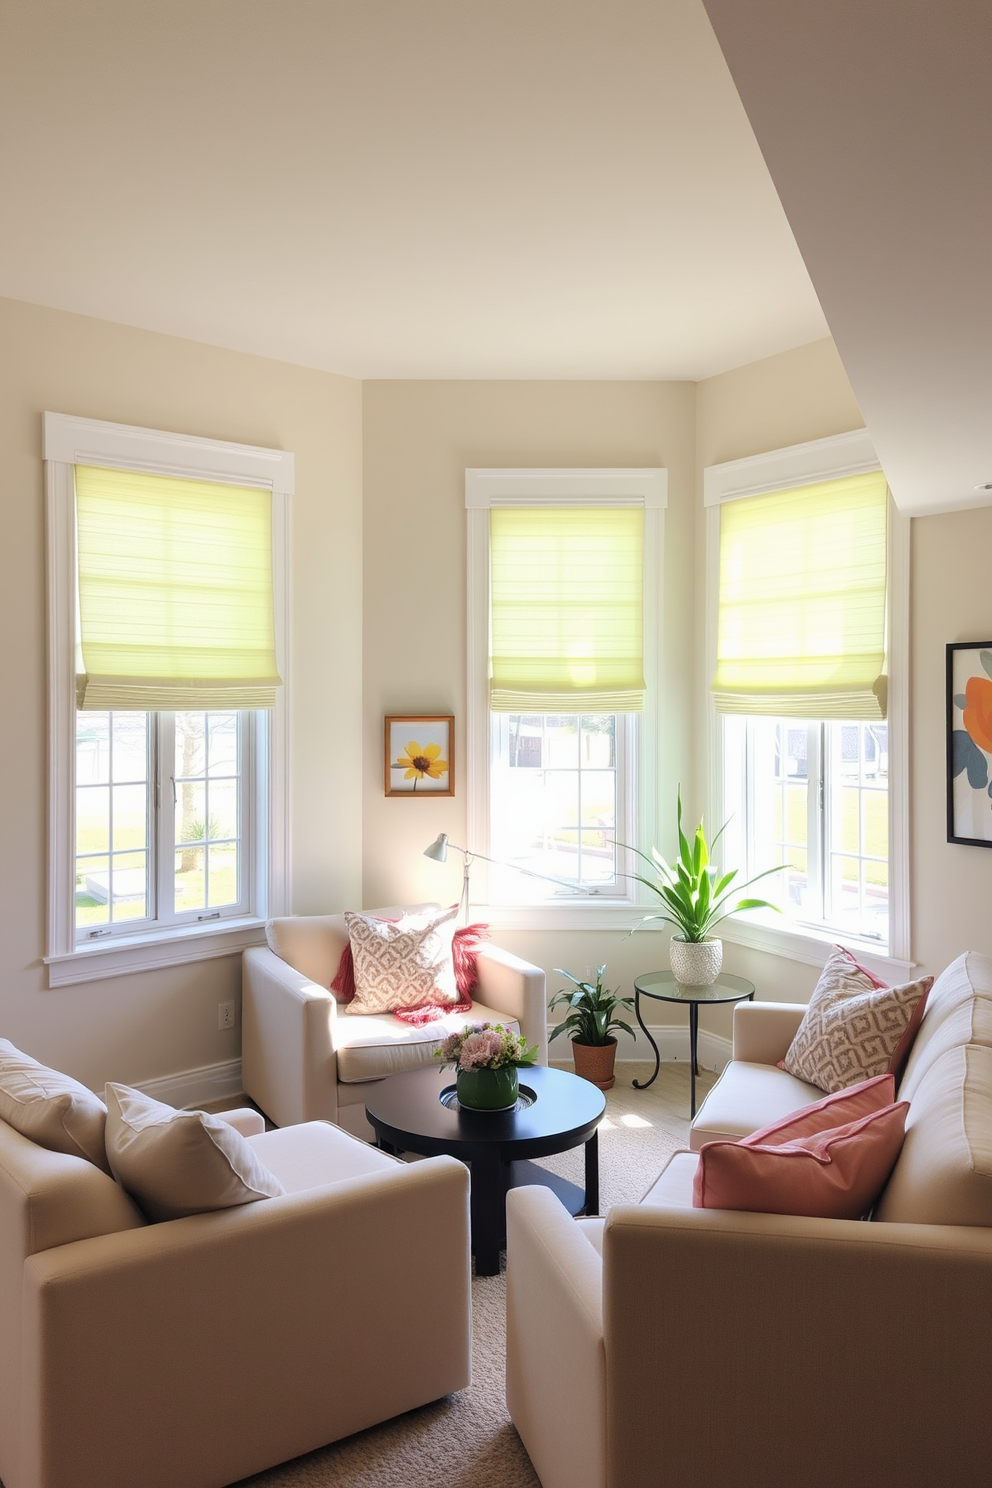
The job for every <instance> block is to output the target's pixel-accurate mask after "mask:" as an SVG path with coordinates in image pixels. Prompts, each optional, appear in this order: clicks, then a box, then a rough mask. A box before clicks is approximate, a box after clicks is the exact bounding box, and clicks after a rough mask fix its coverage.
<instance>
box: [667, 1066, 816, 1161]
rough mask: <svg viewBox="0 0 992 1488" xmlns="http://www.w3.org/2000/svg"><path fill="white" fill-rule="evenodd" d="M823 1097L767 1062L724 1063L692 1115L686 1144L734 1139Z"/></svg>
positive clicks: (695, 1146) (692, 1145) (698, 1144)
mask: <svg viewBox="0 0 992 1488" xmlns="http://www.w3.org/2000/svg"><path fill="white" fill-rule="evenodd" d="M822 1099H823V1091H822V1090H820V1089H818V1088H817V1086H815V1085H810V1084H809V1083H808V1082H807V1081H806V1080H797V1079H796V1078H795V1076H794V1075H789V1074H786V1072H785V1071H784V1070H780V1069H776V1068H775V1067H774V1065H770V1064H750V1063H748V1062H746V1061H745V1060H742V1059H734V1060H732V1061H731V1062H730V1064H728V1065H727V1067H726V1069H725V1070H724V1072H723V1074H722V1075H721V1076H720V1078H719V1080H718V1081H717V1082H716V1084H715V1085H714V1086H713V1089H712V1090H711V1091H710V1092H709V1094H708V1095H707V1097H706V1100H705V1102H704V1104H703V1105H702V1107H701V1108H700V1110H699V1111H698V1112H697V1114H696V1118H695V1120H694V1121H693V1123H692V1127H691V1129H690V1132H689V1146H690V1147H691V1148H692V1149H693V1151H694V1152H698V1151H699V1149H700V1147H702V1145H703V1143H704V1142H718V1141H725V1142H736V1141H739V1139H740V1138H741V1137H746V1136H749V1135H750V1133H751V1132H754V1131H758V1130H760V1128H761V1127H763V1126H771V1125H772V1123H773V1122H775V1121H781V1119H782V1117H783V1116H789V1115H791V1114H792V1112H793V1111H800V1110H802V1109H803V1107H805V1106H810V1105H812V1104H813V1102H814V1101H818V1100H822Z"/></svg>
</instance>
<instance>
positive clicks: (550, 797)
mask: <svg viewBox="0 0 992 1488" xmlns="http://www.w3.org/2000/svg"><path fill="white" fill-rule="evenodd" d="M491 718H492V737H493V751H492V802H491V813H490V815H491V822H492V837H491V843H492V855H493V857H495V858H500V859H503V860H505V861H506V862H509V863H513V864H514V865H515V866H517V867H519V868H525V869H528V870H529V871H530V872H532V873H540V874H547V875H548V876H549V877H551V878H555V879H561V880H564V881H565V882H566V883H567V884H574V885H575V888H576V890H583V889H585V890H587V891H590V890H595V889H602V888H605V887H609V888H612V887H614V886H615V885H616V882H617V865H616V846H615V842H616V837H617V830H618V810H619V809H620V806H621V804H622V791H621V788H620V781H619V777H620V762H621V760H622V756H623V748H622V734H623V730H624V726H625V719H624V715H622V714H615V713H605V714H582V715H569V714H550V713H543V714H542V713H533V714H531V713H528V714H524V713H493V714H491ZM494 873H495V874H496V876H498V870H494ZM504 877H505V879H506V883H505V884H504V885H503V887H504V888H505V889H506V890H507V891H508V892H510V893H512V895H513V896H514V897H521V896H522V895H526V896H528V897H542V898H543V897H547V896H548V895H549V894H553V893H554V887H553V885H550V884H547V885H543V886H542V885H541V884H539V883H537V882H536V881H535V880H530V881H528V880H521V879H520V877H519V875H516V874H514V875H509V874H507V875H505V876H504ZM528 884H529V890H530V892H529V895H528V894H527V890H528Z"/></svg>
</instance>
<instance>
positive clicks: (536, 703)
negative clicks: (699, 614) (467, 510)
mask: <svg viewBox="0 0 992 1488" xmlns="http://www.w3.org/2000/svg"><path fill="white" fill-rule="evenodd" d="M489 520H490V585H491V588H490V623H491V651H490V656H491V692H490V705H491V707H492V708H493V709H494V710H495V711H497V712H503V713H523V712H528V713H589V712H595V713H614V712H636V711H640V710H641V709H642V708H643V706H644V659H643V652H644V640H643V632H644V619H643V583H644V555H643V550H644V512H643V509H642V508H641V507H631V506H603V507H599V506H568V507H565V506H526V507H523V506H520V507H514V506H507V507H493V508H492V509H491V510H490V513H489Z"/></svg>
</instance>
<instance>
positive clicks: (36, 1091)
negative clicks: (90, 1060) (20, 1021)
mask: <svg viewBox="0 0 992 1488" xmlns="http://www.w3.org/2000/svg"><path fill="white" fill-rule="evenodd" d="M0 1117H2V1118H3V1120H4V1121H6V1123H7V1125H8V1126H12V1127H13V1128H14V1130H15V1131H18V1132H20V1134H21V1136H22V1137H28V1138H30V1140H31V1141H32V1142H37V1144H38V1146H39V1147H47V1148H48V1150H49V1151H50V1152H67V1153H69V1155H70V1156H71V1157H85V1158H87V1159H88V1160H89V1161H90V1162H91V1163H95V1164H96V1166H97V1167H98V1168H102V1169H103V1171H104V1172H105V1173H109V1172H110V1164H109V1163H108V1162H107V1150H106V1146H105V1144H104V1126H105V1124H106V1120H107V1108H106V1106H105V1105H104V1104H103V1101H102V1100H101V1099H100V1097H99V1096H98V1095H94V1094H93V1092H92V1090H88V1089H87V1088H86V1086H85V1085H80V1083H79V1081H78V1080H73V1079H72V1078H71V1077H70V1076H69V1075H62V1074H60V1073H59V1072H58V1070H53V1069H48V1068H47V1067H46V1066H45V1065H43V1064H39V1063H38V1061H37V1060H36V1059H32V1058H31V1056H30V1054H22V1053H21V1051H20V1049H15V1048H14V1045H13V1044H12V1043H11V1042H10V1041H9V1040H8V1039H0Z"/></svg>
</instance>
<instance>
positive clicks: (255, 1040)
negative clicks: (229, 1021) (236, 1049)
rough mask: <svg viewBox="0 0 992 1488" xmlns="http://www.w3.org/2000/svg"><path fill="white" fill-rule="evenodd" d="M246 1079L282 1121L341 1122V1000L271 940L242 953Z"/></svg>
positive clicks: (270, 1114) (255, 1098) (271, 1113)
mask: <svg viewBox="0 0 992 1488" xmlns="http://www.w3.org/2000/svg"><path fill="white" fill-rule="evenodd" d="M242 967H243V970H242V986H241V1078H242V1083H243V1084H244V1088H245V1094H246V1095H250V1096H251V1098H252V1100H253V1101H254V1102H255V1103H256V1105H259V1106H261V1108H262V1110H263V1111H264V1112H265V1113H266V1115H267V1116H268V1117H269V1118H270V1119H271V1120H272V1121H274V1122H275V1124H276V1125H277V1126H293V1125H295V1124H296V1123H297V1122H300V1121H337V1116H338V1103H337V1058H336V1056H335V1053H334V1045H333V1041H332V1037H331V1019H332V1016H333V1012H334V1008H335V1007H336V1003H335V1001H334V998H333V997H332V996H331V994H330V992H329V991H328V989H327V988H326V987H318V986H317V984H316V983H315V982H311V981H310V980H309V979H308V978H307V977H305V976H304V975H303V973H302V972H300V971H296V970H294V968H293V967H292V966H290V965H289V964H288V962H286V961H283V960H282V959H281V957H279V956H277V955H276V954H275V953H274V952H273V951H270V950H269V948H268V946H251V947H250V948H249V949H248V950H246V951H245V952H244V955H243V957H242Z"/></svg>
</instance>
